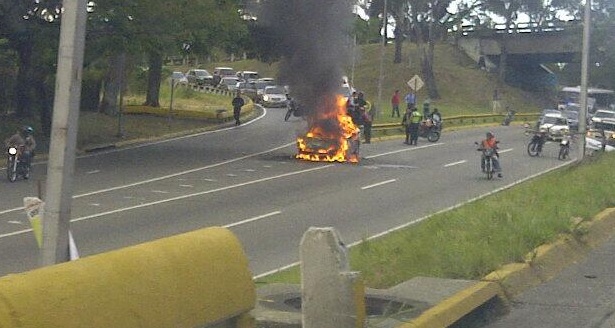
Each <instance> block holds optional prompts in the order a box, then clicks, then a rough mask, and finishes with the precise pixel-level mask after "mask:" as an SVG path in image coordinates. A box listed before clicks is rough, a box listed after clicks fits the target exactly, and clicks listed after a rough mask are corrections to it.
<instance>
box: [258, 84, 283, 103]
mask: <svg viewBox="0 0 615 328" xmlns="http://www.w3.org/2000/svg"><path fill="white" fill-rule="evenodd" d="M259 101H260V103H261V104H262V105H263V106H265V107H286V89H285V88H284V87H283V86H279V85H268V86H266V87H265V89H264V90H263V93H262V95H260V96H259Z"/></svg>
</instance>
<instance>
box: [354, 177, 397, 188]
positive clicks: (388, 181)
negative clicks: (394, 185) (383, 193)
mask: <svg viewBox="0 0 615 328" xmlns="http://www.w3.org/2000/svg"><path fill="white" fill-rule="evenodd" d="M395 181H397V179H391V180H386V181H382V182H378V183H374V184H372V185H369V186H365V187H361V190H366V189H369V188H374V187H378V186H382V185H384V184H387V183H391V182H395Z"/></svg>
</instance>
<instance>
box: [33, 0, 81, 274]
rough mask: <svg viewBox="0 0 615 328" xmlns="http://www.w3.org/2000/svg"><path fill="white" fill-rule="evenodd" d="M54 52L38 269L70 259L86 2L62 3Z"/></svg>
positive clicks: (77, 0) (69, 1)
mask: <svg viewBox="0 0 615 328" xmlns="http://www.w3.org/2000/svg"><path fill="white" fill-rule="evenodd" d="M62 4H63V9H64V11H63V12H62V22H61V26H60V45H59V49H58V69H57V74H56V87H55V98H54V102H53V119H52V124H51V141H50V145H49V161H48V165H47V166H48V168H47V187H46V190H45V198H46V199H45V208H44V210H45V212H44V213H45V214H44V218H43V247H42V252H41V265H43V266H47V265H53V264H56V263H60V262H66V261H68V260H69V259H70V253H69V236H68V234H69V226H70V213H71V211H70V209H71V200H72V196H73V195H72V191H73V190H72V188H73V186H72V183H73V171H74V166H75V148H76V146H77V125H78V123H79V102H80V99H81V78H82V73H83V53H84V49H85V25H86V24H85V23H86V15H87V2H86V1H82V0H64V1H63V3H62Z"/></svg>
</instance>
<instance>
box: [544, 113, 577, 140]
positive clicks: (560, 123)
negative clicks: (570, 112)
mask: <svg viewBox="0 0 615 328" xmlns="http://www.w3.org/2000/svg"><path fill="white" fill-rule="evenodd" d="M538 130H539V131H546V132H547V136H548V138H549V139H551V140H560V139H562V138H563V137H564V135H567V134H568V133H569V132H570V126H569V125H568V120H567V119H566V117H564V116H563V115H562V114H560V113H547V114H545V115H544V116H543V117H542V119H541V120H540V124H539V125H538Z"/></svg>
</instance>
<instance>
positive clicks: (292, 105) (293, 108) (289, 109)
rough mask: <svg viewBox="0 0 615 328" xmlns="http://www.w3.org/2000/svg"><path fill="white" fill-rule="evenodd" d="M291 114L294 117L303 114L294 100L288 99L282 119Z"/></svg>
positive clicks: (287, 118)
mask: <svg viewBox="0 0 615 328" xmlns="http://www.w3.org/2000/svg"><path fill="white" fill-rule="evenodd" d="M291 115H292V116H294V117H301V116H302V115H303V112H302V110H301V108H299V106H298V105H297V103H296V102H295V101H294V100H292V101H289V102H288V103H287V104H286V115H284V121H288V120H289V119H290V116H291Z"/></svg>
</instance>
